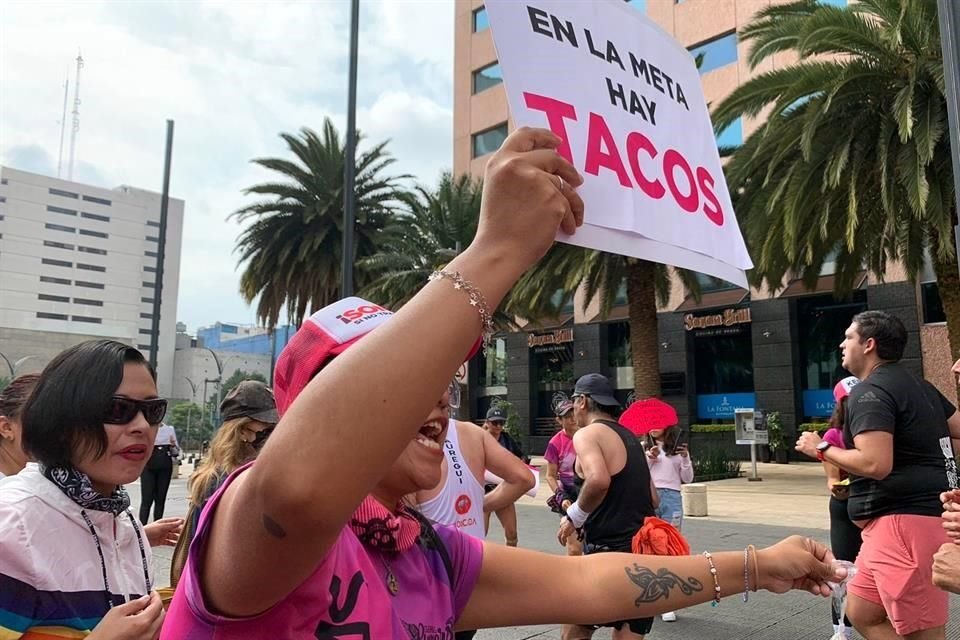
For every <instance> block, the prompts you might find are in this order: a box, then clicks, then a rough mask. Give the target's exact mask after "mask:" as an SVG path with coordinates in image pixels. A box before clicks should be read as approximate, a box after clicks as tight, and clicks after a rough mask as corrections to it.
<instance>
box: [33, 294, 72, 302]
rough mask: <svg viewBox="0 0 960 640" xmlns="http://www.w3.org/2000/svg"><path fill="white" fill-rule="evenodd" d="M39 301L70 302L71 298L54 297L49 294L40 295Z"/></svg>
mask: <svg viewBox="0 0 960 640" xmlns="http://www.w3.org/2000/svg"><path fill="white" fill-rule="evenodd" d="M37 300H44V301H46V302H70V298H68V297H66V296H52V295H50V294H49V293H38V294H37Z"/></svg>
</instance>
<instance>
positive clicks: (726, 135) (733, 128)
mask: <svg viewBox="0 0 960 640" xmlns="http://www.w3.org/2000/svg"><path fill="white" fill-rule="evenodd" d="M716 137H717V146H718V147H739V146H740V145H742V144H743V120H742V119H741V118H737V119H736V120H734V121H733V122H732V123H730V124H729V125H727V128H726V129H724V130H723V131H721V132H720V133H718V134H717V136H716Z"/></svg>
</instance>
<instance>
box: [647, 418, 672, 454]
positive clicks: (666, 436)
mask: <svg viewBox="0 0 960 640" xmlns="http://www.w3.org/2000/svg"><path fill="white" fill-rule="evenodd" d="M644 439H645V444H646V446H647V448H650V447H652V446H654V445H655V444H657V441H656V440H654V438H653V436H652V435H650V434H649V433H648V434H647V435H645V436H644ZM678 444H680V425H678V424H675V425H672V426H669V427H666V428H665V429H664V430H663V452H664V453H666V454H667V455H668V456H672V455H676V453H677V445H678Z"/></svg>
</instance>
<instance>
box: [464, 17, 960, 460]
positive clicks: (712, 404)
mask: <svg viewBox="0 0 960 640" xmlns="http://www.w3.org/2000/svg"><path fill="white" fill-rule="evenodd" d="M608 1H609V0H608ZM827 1H829V2H830V4H835V5H844V4H846V2H845V0H827ZM628 2H629V4H630V5H631V6H632V7H633V8H634V9H636V10H637V11H641V12H644V13H645V14H646V15H647V16H648V17H649V18H650V19H651V20H653V21H654V22H655V23H656V24H658V25H659V26H660V27H661V28H662V29H664V30H665V31H667V32H668V33H670V34H672V35H673V37H674V38H676V40H677V41H678V42H680V43H681V44H682V45H683V46H684V47H686V48H687V49H688V50H690V51H691V53H692V54H694V55H697V54H704V60H703V64H702V66H701V81H702V86H703V92H704V96H705V98H706V100H707V102H708V104H714V103H716V102H718V101H720V100H722V99H723V98H725V97H726V96H727V95H729V94H730V93H731V92H732V91H733V90H734V89H736V88H737V87H738V86H740V85H741V84H742V83H744V82H745V81H747V80H748V79H749V78H751V77H752V76H754V75H757V74H760V73H763V72H766V71H770V70H772V69H775V68H777V67H778V66H780V65H784V66H786V65H789V64H791V63H792V62H793V61H794V60H795V58H793V57H791V56H789V55H781V56H777V57H775V58H774V59H773V60H770V61H766V62H765V63H764V64H763V65H761V66H759V67H758V68H756V69H751V68H750V65H749V63H748V54H749V46H750V45H749V44H747V43H745V42H742V41H741V40H740V39H739V38H738V33H739V32H740V31H741V30H742V29H743V28H744V27H745V26H746V25H747V24H749V22H750V21H751V19H752V18H753V16H754V15H755V14H756V13H757V12H758V11H760V10H762V9H764V8H766V7H768V6H770V5H771V4H782V3H784V2H786V0H646V1H643V0H628ZM454 29H455V37H454V123H453V167H454V172H455V173H456V174H461V173H469V174H471V175H474V176H477V177H481V176H482V175H483V171H484V168H485V166H486V162H487V160H488V158H489V154H490V153H491V152H492V151H494V150H496V148H498V147H499V144H500V142H502V140H503V139H504V138H505V137H506V135H507V134H508V133H509V131H511V130H512V129H513V122H512V121H511V119H510V115H509V110H508V106H507V100H506V94H505V91H504V87H503V84H502V81H501V76H500V72H499V66H498V64H497V56H496V50H495V48H494V44H493V38H492V35H491V31H490V28H489V23H488V20H487V16H486V11H485V8H484V6H483V0H456V10H455V25H454ZM762 122H763V120H762V118H760V119H746V120H744V121H741V122H738V123H736V124H735V125H734V126H731V127H730V128H728V129H727V130H726V131H724V132H722V133H721V134H720V137H718V142H719V143H721V144H723V145H737V144H740V143H741V142H742V141H743V139H744V138H745V137H747V136H749V135H750V134H751V133H752V132H753V131H755V130H756V129H757V128H758V127H759V126H761V125H762ZM920 280H921V282H919V283H912V282H908V281H907V280H906V277H905V274H904V273H903V271H902V269H899V268H896V267H894V268H891V269H889V270H888V272H887V273H886V274H885V277H884V278H883V279H882V281H880V280H879V279H877V278H874V277H873V276H868V275H867V274H866V273H865V274H864V276H863V279H862V282H861V284H860V287H859V289H858V290H857V291H856V292H855V294H854V295H853V296H852V297H851V298H850V299H847V300H836V299H834V298H833V296H832V295H831V290H832V286H833V281H832V275H831V271H830V269H829V266H828V267H826V268H825V270H824V273H823V277H821V281H820V283H818V285H817V287H816V288H815V289H814V290H807V289H805V288H804V287H802V285H800V284H799V283H798V282H793V281H786V282H784V283H783V287H782V288H781V289H780V290H779V291H778V292H777V293H776V294H775V295H771V293H770V292H769V291H766V290H757V289H753V290H750V291H745V290H743V289H737V288H735V287H733V286H732V285H730V286H724V284H723V283H720V284H719V286H717V287H715V289H713V290H711V289H709V288H708V289H707V290H706V293H705V294H704V296H703V299H702V300H701V301H700V302H699V303H697V302H694V301H693V300H692V299H690V297H689V296H688V295H687V292H686V291H685V290H684V288H683V286H682V285H681V284H680V282H679V281H675V282H674V286H673V293H672V296H671V299H670V301H669V303H668V304H667V305H666V306H665V307H663V308H661V309H660V314H659V315H660V336H659V339H660V340H661V345H662V347H663V351H662V352H661V353H659V354H658V357H659V362H660V370H661V376H662V383H663V384H662V386H663V387H664V392H663V393H664V398H665V399H666V400H668V401H670V402H671V404H673V405H674V406H675V407H676V408H677V410H678V413H679V414H680V416H681V420H682V421H684V423H687V424H693V423H716V422H718V421H719V422H724V421H727V420H730V419H732V409H731V408H730V406H728V404H729V405H732V404H735V403H736V402H737V400H735V399H734V398H740V401H741V402H753V403H754V404H755V405H756V406H757V407H763V408H767V409H771V410H776V411H779V412H780V413H781V416H782V417H783V421H784V426H785V427H786V429H787V431H788V432H790V431H794V430H796V429H797V428H798V427H799V426H800V425H802V424H806V423H809V422H817V421H822V420H825V418H826V415H828V413H829V408H830V406H828V405H829V404H830V403H827V402H826V401H825V399H826V397H827V396H828V393H827V389H828V387H832V382H831V381H833V378H834V377H836V376H837V375H838V374H839V373H840V372H839V370H838V367H839V364H838V355H837V354H838V350H837V349H836V346H837V344H838V343H839V341H840V339H841V338H842V330H840V331H839V333H837V331H838V327H840V326H841V325H844V326H845V324H844V323H846V322H848V321H849V318H850V317H851V316H852V315H853V314H854V313H856V312H857V311H859V310H862V309H866V308H871V309H886V310H889V311H891V312H892V313H895V314H897V315H898V316H900V317H901V318H903V319H904V321H905V323H906V325H907V327H908V330H909V332H910V336H911V344H910V345H909V346H908V352H907V357H906V358H905V361H907V362H908V363H909V364H910V365H911V366H913V367H914V368H915V369H916V370H917V371H918V372H919V371H922V372H923V374H924V375H925V377H927V378H928V379H929V380H931V381H932V382H933V383H934V384H936V385H937V386H938V387H939V388H940V389H941V390H942V391H943V392H944V393H945V394H946V395H947V397H949V398H951V399H952V400H954V401H956V399H957V396H956V385H955V384H953V382H952V380H951V376H950V374H949V365H950V363H949V361H948V360H949V345H948V338H947V329H946V325H945V323H944V322H943V318H942V309H939V307H938V304H939V296H938V295H937V292H936V283H935V278H933V276H932V273H930V272H929V271H928V272H927V273H925V274H924V275H923V276H922V277H921V278H920ZM579 301H580V296H578V297H577V302H579ZM744 309H749V313H747V314H745V317H746V318H747V320H746V321H745V322H740V323H738V324H737V326H730V327H726V328H725V329H724V331H718V330H717V329H716V328H704V327H701V326H700V325H702V324H703V322H700V321H698V320H695V321H693V322H692V323H690V322H687V321H686V318H688V317H693V318H695V319H698V318H707V319H709V318H713V317H717V316H720V317H723V316H724V313H725V312H726V311H727V310H731V312H732V313H733V314H736V313H737V312H738V311H740V312H742V311H743V310H744ZM598 311H599V309H598V308H589V307H584V306H583V305H582V304H576V303H575V304H574V308H573V309H571V314H570V316H571V317H570V320H569V326H570V327H571V328H572V331H570V332H568V331H563V332H562V334H563V336H564V340H566V339H567V338H569V340H567V341H566V343H565V344H563V343H560V342H553V343H551V342H550V339H549V337H548V338H547V339H546V342H547V343H549V344H547V345H544V344H543V343H544V340H541V339H540V337H542V336H540V337H538V336H537V335H536V334H535V332H530V333H529V334H528V333H527V332H521V334H520V335H513V334H511V335H506V336H503V337H502V338H501V340H500V345H499V348H498V349H497V350H494V352H493V353H492V354H491V356H490V357H488V361H487V362H485V363H481V365H480V366H479V367H478V368H477V370H472V371H471V375H470V380H471V385H470V386H471V389H470V394H469V395H470V398H471V402H470V404H471V407H470V412H471V417H480V416H482V414H483V413H484V412H485V410H486V407H487V406H489V404H490V403H491V402H492V401H494V400H495V399H496V398H502V399H506V400H508V401H509V402H510V404H511V407H512V410H513V411H515V412H516V413H517V418H518V422H519V429H520V431H521V432H522V434H523V435H524V436H526V437H527V439H528V442H530V444H531V446H532V448H533V449H534V450H536V449H537V448H539V447H540V446H541V445H542V444H544V443H545V441H544V438H545V437H546V436H547V435H548V434H549V433H550V432H551V431H552V429H553V424H552V420H551V416H550V414H549V398H550V397H551V396H552V394H553V393H556V392H558V391H559V392H563V391H569V389H567V387H569V386H572V382H573V378H574V376H576V375H579V374H581V373H585V372H587V371H591V370H594V371H595V370H599V371H601V372H603V373H606V374H608V375H610V376H611V377H612V378H613V379H615V380H616V381H617V386H618V387H621V392H622V395H624V397H626V395H627V394H628V392H629V389H630V388H631V387H632V370H631V369H630V368H629V358H628V357H627V358H624V357H623V354H622V351H623V344H624V333H625V331H626V333H627V335H628V328H627V329H626V330H625V329H624V327H623V325H625V324H626V323H625V317H626V314H625V310H624V309H618V310H615V311H614V313H613V314H612V315H611V316H610V317H609V318H599V317H598ZM737 317H744V314H743V313H740V315H739V316H737ZM690 324H693V325H695V326H697V327H698V328H696V329H690V330H688V329H687V327H688V326H689V325H690ZM557 329H560V328H552V330H553V331H555V332H556V335H560V334H561V332H559V331H557ZM834 334H836V335H834ZM531 336H533V338H534V339H530V337H531ZM558 340H559V339H558ZM530 345H535V346H530ZM744 351H745V352H746V353H747V354H748V356H747V357H746V359H743V358H738V357H736V356H735V355H733V354H734V353H736V352H741V353H742V352H744ZM749 354H752V358H751V357H750V356H749ZM714 368H715V370H714ZM726 369H730V370H732V371H734V372H735V373H733V374H728V373H723V372H721V370H726ZM744 369H749V372H746V371H743V370H744ZM724 377H726V378H727V381H726V382H720V383H717V382H716V381H715V380H714V379H715V378H724ZM718 384H719V386H718ZM744 394H746V395H744ZM728 401H729V403H728Z"/></svg>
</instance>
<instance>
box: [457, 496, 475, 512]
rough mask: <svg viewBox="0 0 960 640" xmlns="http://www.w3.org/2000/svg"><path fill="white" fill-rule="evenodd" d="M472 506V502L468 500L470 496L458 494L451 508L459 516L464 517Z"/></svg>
mask: <svg viewBox="0 0 960 640" xmlns="http://www.w3.org/2000/svg"><path fill="white" fill-rule="evenodd" d="M472 506H473V502H472V501H471V500H470V496H468V495H466V494H460V495H459V496H458V497H457V500H456V501H455V502H454V503H453V508H454V509H456V510H457V513H459V514H460V515H466V513H467V512H468V511H470V507H472Z"/></svg>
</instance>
